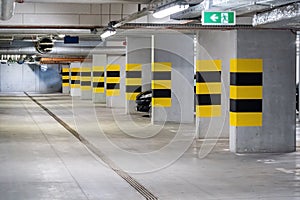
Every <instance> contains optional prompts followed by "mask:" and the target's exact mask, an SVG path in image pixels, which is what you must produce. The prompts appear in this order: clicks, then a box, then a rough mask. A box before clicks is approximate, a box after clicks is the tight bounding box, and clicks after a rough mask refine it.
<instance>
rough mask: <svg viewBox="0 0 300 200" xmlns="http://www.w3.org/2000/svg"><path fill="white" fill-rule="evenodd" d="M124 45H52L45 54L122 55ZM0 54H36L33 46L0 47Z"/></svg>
mask: <svg viewBox="0 0 300 200" xmlns="http://www.w3.org/2000/svg"><path fill="white" fill-rule="evenodd" d="M125 53H126V49H125V47H101V48H85V47H78V48H75V47H53V48H52V51H51V52H50V53H47V54H46V55H57V56H88V55H93V54H108V55H124V54H125ZM0 54H13V55H20V54H21V55H33V54H37V51H36V48H35V47H22V48H0Z"/></svg>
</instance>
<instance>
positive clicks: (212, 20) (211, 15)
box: [202, 11, 235, 25]
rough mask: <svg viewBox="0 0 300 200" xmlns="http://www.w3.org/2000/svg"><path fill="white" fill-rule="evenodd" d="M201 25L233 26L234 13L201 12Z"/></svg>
mask: <svg viewBox="0 0 300 200" xmlns="http://www.w3.org/2000/svg"><path fill="white" fill-rule="evenodd" d="M202 25H235V12H234V11H228V12H225V11H202Z"/></svg>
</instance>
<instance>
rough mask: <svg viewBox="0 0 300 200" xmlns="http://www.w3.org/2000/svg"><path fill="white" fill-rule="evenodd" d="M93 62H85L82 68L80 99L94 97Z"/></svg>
mask: <svg viewBox="0 0 300 200" xmlns="http://www.w3.org/2000/svg"><path fill="white" fill-rule="evenodd" d="M91 73H92V64H91V63H90V62H83V63H82V64H81V68H80V90H81V96H80V99H83V100H89V99H92V74H91Z"/></svg>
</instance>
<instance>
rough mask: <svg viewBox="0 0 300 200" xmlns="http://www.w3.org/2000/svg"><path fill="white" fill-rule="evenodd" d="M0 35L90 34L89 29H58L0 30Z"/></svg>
mask: <svg viewBox="0 0 300 200" xmlns="http://www.w3.org/2000/svg"><path fill="white" fill-rule="evenodd" d="M0 34H13V35H24V34H32V35H39V34H47V35H49V34H53V35H59V34H74V35H75V34H91V29H71V28H70V29H64V28H62V29H59V28H45V29H43V28H40V29H35V28H31V27H28V28H26V27H25V28H0Z"/></svg>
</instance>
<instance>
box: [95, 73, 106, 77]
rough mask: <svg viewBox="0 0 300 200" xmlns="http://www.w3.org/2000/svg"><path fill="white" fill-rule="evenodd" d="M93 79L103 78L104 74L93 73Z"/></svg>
mask: <svg viewBox="0 0 300 200" xmlns="http://www.w3.org/2000/svg"><path fill="white" fill-rule="evenodd" d="M93 76H94V77H104V72H93Z"/></svg>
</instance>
